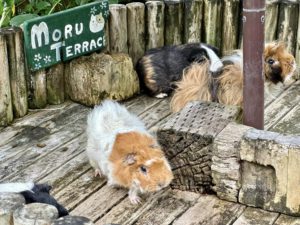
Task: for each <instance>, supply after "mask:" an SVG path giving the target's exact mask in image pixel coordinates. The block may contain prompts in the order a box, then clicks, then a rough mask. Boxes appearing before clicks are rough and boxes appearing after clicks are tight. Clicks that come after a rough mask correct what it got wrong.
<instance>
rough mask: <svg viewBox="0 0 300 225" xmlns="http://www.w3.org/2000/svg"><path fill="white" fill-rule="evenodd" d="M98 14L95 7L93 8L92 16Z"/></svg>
mask: <svg viewBox="0 0 300 225" xmlns="http://www.w3.org/2000/svg"><path fill="white" fill-rule="evenodd" d="M96 12H97V8H96V7H95V6H94V7H93V8H91V14H92V15H95V13H96Z"/></svg>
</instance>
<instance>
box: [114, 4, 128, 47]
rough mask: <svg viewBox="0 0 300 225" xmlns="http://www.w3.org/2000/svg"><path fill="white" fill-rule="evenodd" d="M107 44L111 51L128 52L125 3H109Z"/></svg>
mask: <svg viewBox="0 0 300 225" xmlns="http://www.w3.org/2000/svg"><path fill="white" fill-rule="evenodd" d="M109 14H110V15H109V46H110V51H111V52H112V53H115V52H122V53H128V46H127V10H126V6H125V5H121V4H111V5H109Z"/></svg>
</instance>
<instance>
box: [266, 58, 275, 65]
mask: <svg viewBox="0 0 300 225" xmlns="http://www.w3.org/2000/svg"><path fill="white" fill-rule="evenodd" d="M274 62H275V61H274V59H268V61H267V63H268V64H270V65H273V64H274Z"/></svg>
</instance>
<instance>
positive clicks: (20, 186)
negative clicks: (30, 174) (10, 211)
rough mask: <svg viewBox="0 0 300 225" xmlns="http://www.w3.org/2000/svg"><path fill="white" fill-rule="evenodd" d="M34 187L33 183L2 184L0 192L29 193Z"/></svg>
mask: <svg viewBox="0 0 300 225" xmlns="http://www.w3.org/2000/svg"><path fill="white" fill-rule="evenodd" d="M33 187H34V183H33V182H28V183H4V184H0V193H1V192H10V193H20V192H22V191H31V190H32V189H33Z"/></svg>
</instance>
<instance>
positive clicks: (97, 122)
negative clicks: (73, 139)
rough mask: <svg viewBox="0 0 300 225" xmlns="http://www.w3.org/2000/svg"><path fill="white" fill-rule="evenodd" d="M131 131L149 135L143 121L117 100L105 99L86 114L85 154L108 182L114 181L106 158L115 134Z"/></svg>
mask: <svg viewBox="0 0 300 225" xmlns="http://www.w3.org/2000/svg"><path fill="white" fill-rule="evenodd" d="M131 131H137V132H139V133H144V134H148V135H150V134H149V133H148V131H147V130H146V127H145V126H144V124H143V122H142V121H141V120H140V119H139V118H138V117H137V116H136V115H134V114H132V113H130V112H128V110H127V109H126V108H125V107H124V106H122V105H120V104H118V103H117V102H113V101H109V100H106V101H104V102H103V103H102V105H100V106H96V107H95V108H94V109H93V111H92V112H91V113H90V114H89V115H88V120H87V135H88V141H87V149H86V152H87V156H88V158H89V160H90V163H91V165H92V166H93V167H94V168H95V169H100V170H101V172H102V173H103V174H104V175H105V176H107V178H108V182H109V183H110V184H114V183H115V182H114V180H113V179H112V168H111V166H110V165H109V161H108V158H109V156H110V154H111V151H112V147H113V143H114V141H115V138H116V135H117V134H119V133H126V132H131Z"/></svg>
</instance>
